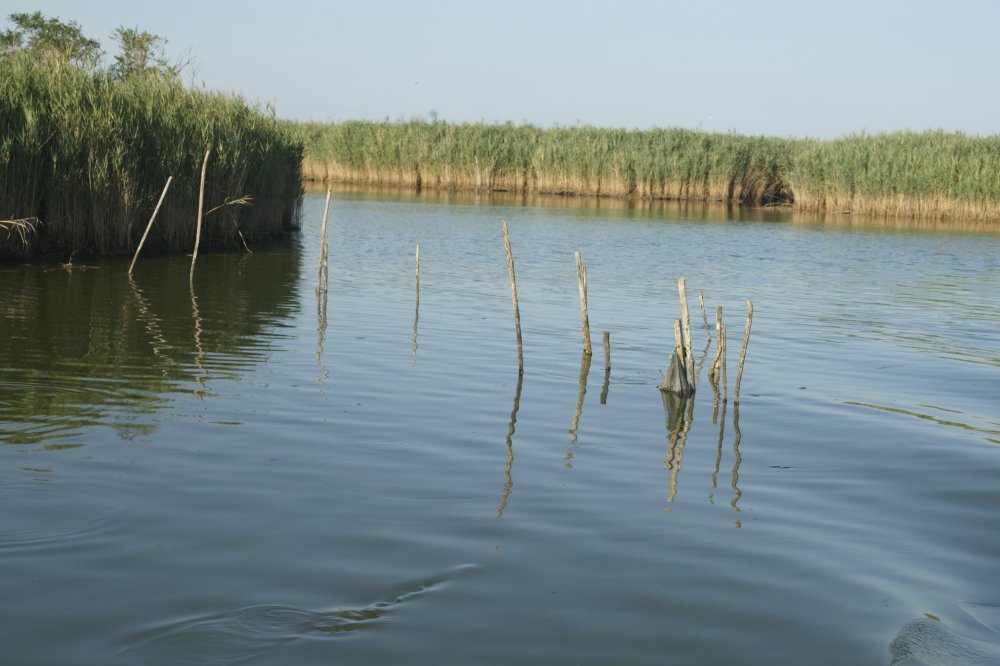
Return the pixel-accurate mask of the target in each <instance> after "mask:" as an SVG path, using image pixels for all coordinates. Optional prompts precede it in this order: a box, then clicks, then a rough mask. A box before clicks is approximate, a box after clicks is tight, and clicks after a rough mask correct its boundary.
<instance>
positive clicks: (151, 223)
mask: <svg viewBox="0 0 1000 666" xmlns="http://www.w3.org/2000/svg"><path fill="white" fill-rule="evenodd" d="M173 180H174V177H173V176H168V177H167V184H166V185H164V186H163V193H162V194H161V195H160V200H159V201H157V202H156V208H154V209H153V216H152V217H150V218H149V224H147V225H146V231H145V232H144V233H143V234H142V240H140V241H139V247H137V248H135V256H134V257H132V264H131V265H130V266H129V267H128V276H129V277H132V271H133V270H134V269H135V262H136V261H137V260H138V259H139V253H140V252H142V246H143V245H145V244H146V236H148V235H149V230H150V229H152V228H153V221H154V220H156V215H157V213H159V212H160V206H162V205H163V200H164V199H165V198H166V196H167V190H169V189H170V183H171V182H172V181H173Z"/></svg>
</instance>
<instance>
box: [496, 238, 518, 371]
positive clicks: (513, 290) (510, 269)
mask: <svg viewBox="0 0 1000 666" xmlns="http://www.w3.org/2000/svg"><path fill="white" fill-rule="evenodd" d="M501 226H502V228H503V244H504V248H505V249H506V250H507V273H508V275H509V276H510V299H511V301H512V302H513V304H514V327H515V328H516V329H517V371H518V372H519V373H521V374H523V373H524V351H523V345H522V343H521V308H520V307H519V306H518V304H517V280H516V278H515V277H514V255H513V253H511V251H510V234H509V233H508V231H507V220H503V221H502V222H501Z"/></svg>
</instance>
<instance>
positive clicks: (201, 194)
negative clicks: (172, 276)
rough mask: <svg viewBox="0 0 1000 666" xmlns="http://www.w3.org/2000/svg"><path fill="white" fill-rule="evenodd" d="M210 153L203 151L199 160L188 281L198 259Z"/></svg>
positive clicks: (191, 279) (192, 277)
mask: <svg viewBox="0 0 1000 666" xmlns="http://www.w3.org/2000/svg"><path fill="white" fill-rule="evenodd" d="M211 153H212V149H211V148H209V149H208V150H206V151H205V159H204V160H202V162H201V188H200V189H199V190H198V225H197V227H196V228H195V232H194V252H192V253H191V273H190V274H189V275H188V280H189V281H192V282H193V281H194V264H195V262H196V261H198V246H199V245H201V220H202V218H203V217H204V216H205V171H206V169H208V156H209V155H210V154H211Z"/></svg>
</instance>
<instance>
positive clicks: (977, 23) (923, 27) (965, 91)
mask: <svg viewBox="0 0 1000 666" xmlns="http://www.w3.org/2000/svg"><path fill="white" fill-rule="evenodd" d="M34 11H41V12H42V13H43V14H46V15H47V16H49V17H57V18H59V19H62V20H64V21H70V20H74V21H77V22H78V23H79V24H80V26H81V28H82V29H83V32H84V34H85V35H86V36H88V37H92V38H94V39H98V40H100V41H101V42H102V44H103V45H104V49H105V51H108V52H113V51H114V44H113V42H112V41H111V39H110V35H111V33H112V31H113V30H114V29H115V28H117V27H119V26H124V27H127V28H134V27H137V28H139V29H142V30H147V31H149V32H152V33H155V34H158V35H160V36H162V37H164V38H166V40H167V49H166V50H167V55H168V56H169V57H170V58H171V59H174V58H180V57H191V58H193V67H192V68H191V69H190V70H189V72H188V74H187V75H186V79H187V80H188V81H190V82H192V83H194V84H196V85H199V86H201V85H204V86H205V87H207V88H209V89H211V90H221V91H226V92H233V93H238V94H240V95H242V96H244V97H245V98H247V99H248V100H250V101H253V102H257V103H260V104H273V105H274V106H275V108H276V113H277V115H278V116H279V117H281V118H290V119H296V120H312V121H321V122H330V121H343V120H384V119H386V118H388V119H390V120H410V119H414V118H423V119H430V118H434V117H436V118H439V119H441V120H447V121H451V122H488V123H493V122H508V121H509V122H513V123H530V124H534V125H539V126H543V127H551V126H555V125H559V126H572V125H577V124H581V125H595V126H602V127H624V128H628V129H633V128H638V129H646V128H650V127H684V128H689V129H703V130H708V131H717V132H729V131H735V132H737V133H740V134H766V135H773V136H797V137H803V136H809V137H817V138H833V137H838V136H843V135H847V134H853V133H858V132H868V133H878V132H891V131H897V130H917V131H919V130H925V129H943V130H946V131H962V132H965V133H967V134H979V135H988V134H1000V85H998V73H1000V37H998V34H1000V32H998V31H1000V1H997V0H949V1H948V2H945V0H940V1H936V0H837V1H836V2H833V1H828V2H811V1H809V0H797V1H790V0H755V1H753V2H750V1H747V2H737V1H735V0H689V1H686V2H681V1H673V0H661V1H655V0H616V1H615V2H598V1H591V0H572V1H563V0H533V1H526V0H503V1H498V0H492V1H490V2H483V1H480V0H416V1H411V2H403V1H396V0H352V1H347V2H341V1H336V0H329V1H326V2H323V1H319V0H297V1H296V2H274V1H265V0H241V1H239V2H232V1H229V0H200V1H198V2H195V1H192V0H171V2H164V3H145V2H139V1H136V0H87V1H86V2H81V1H80V0H35V1H34V2H31V1H25V0H5V2H4V9H3V10H2V18H3V19H6V16H7V15H8V14H10V13H12V12H34ZM2 25H3V29H6V27H7V24H6V23H5V22H4V23H2Z"/></svg>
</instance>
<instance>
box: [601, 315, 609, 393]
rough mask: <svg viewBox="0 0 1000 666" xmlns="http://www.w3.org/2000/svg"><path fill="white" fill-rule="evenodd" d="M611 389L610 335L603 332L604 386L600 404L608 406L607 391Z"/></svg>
mask: <svg viewBox="0 0 1000 666" xmlns="http://www.w3.org/2000/svg"><path fill="white" fill-rule="evenodd" d="M610 387H611V334H610V333H609V332H608V331H604V386H602V387H601V404H602V405H606V404H608V389H609V388H610Z"/></svg>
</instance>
